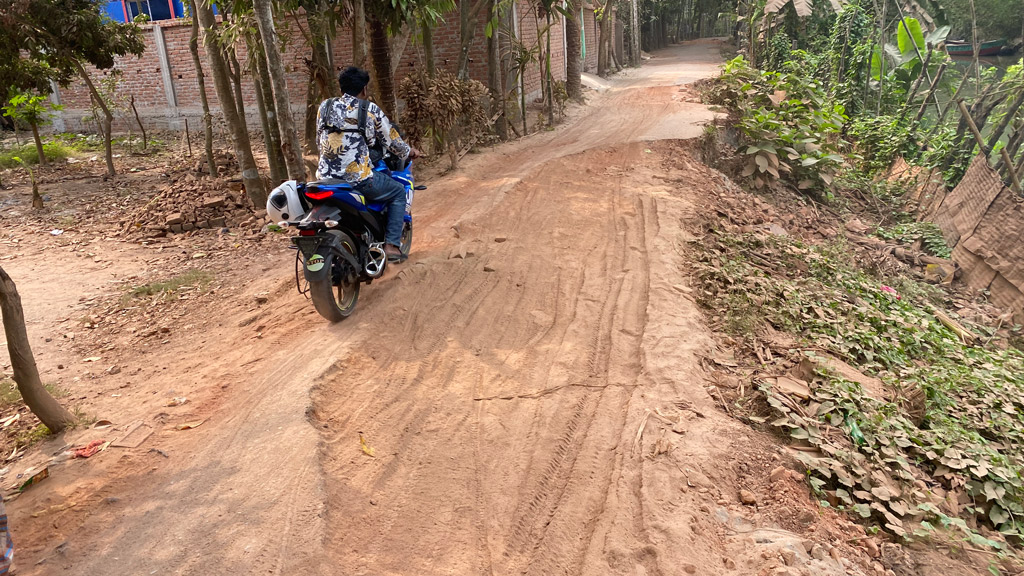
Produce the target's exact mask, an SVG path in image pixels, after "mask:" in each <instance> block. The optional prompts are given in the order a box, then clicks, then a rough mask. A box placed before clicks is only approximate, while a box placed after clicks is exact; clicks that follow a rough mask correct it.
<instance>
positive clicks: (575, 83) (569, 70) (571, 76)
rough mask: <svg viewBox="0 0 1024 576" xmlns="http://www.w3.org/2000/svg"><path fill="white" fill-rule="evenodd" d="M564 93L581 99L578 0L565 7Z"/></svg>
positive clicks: (580, 38)
mask: <svg viewBox="0 0 1024 576" xmlns="http://www.w3.org/2000/svg"><path fill="white" fill-rule="evenodd" d="M565 10H566V13H565V92H566V94H568V95H569V98H572V99H573V100H579V99H581V98H583V85H582V84H583V82H582V75H583V59H582V54H583V47H582V40H583V38H582V33H581V30H580V27H581V25H582V22H580V20H579V18H580V0H568V2H566V5H565Z"/></svg>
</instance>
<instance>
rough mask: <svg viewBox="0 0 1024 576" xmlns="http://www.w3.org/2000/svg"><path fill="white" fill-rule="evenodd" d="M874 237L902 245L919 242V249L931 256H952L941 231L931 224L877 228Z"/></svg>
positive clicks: (908, 224) (913, 223) (914, 223)
mask: <svg viewBox="0 0 1024 576" xmlns="http://www.w3.org/2000/svg"><path fill="white" fill-rule="evenodd" d="M875 235H876V236H878V237H879V238H885V239H886V240H897V241H899V242H900V243H902V244H913V243H914V242H917V241H918V240H920V241H921V249H922V250H924V251H925V252H926V253H928V254H931V255H932V256H937V257H939V258H949V257H950V256H951V255H952V252H951V251H950V249H949V245H948V244H946V239H945V237H943V236H942V230H939V227H938V226H936V225H935V224H933V223H931V222H909V223H906V224H897V225H895V226H891V227H889V228H879V229H878V230H877V231H876V232H875Z"/></svg>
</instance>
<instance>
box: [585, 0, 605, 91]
mask: <svg viewBox="0 0 1024 576" xmlns="http://www.w3.org/2000/svg"><path fill="white" fill-rule="evenodd" d="M583 26H584V32H585V34H584V41H585V42H586V44H587V57H586V59H585V60H584V61H583V71H584V72H589V73H591V74H597V40H598V39H599V38H600V35H601V32H600V30H598V29H597V17H596V16H595V15H594V9H593V8H590V7H588V8H584V10H583Z"/></svg>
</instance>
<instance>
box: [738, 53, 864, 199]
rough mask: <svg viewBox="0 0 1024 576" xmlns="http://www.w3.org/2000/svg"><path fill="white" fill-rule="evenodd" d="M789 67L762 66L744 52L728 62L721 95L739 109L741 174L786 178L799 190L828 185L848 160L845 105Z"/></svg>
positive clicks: (760, 181) (759, 179)
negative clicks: (753, 65) (748, 59)
mask: <svg viewBox="0 0 1024 576" xmlns="http://www.w3.org/2000/svg"><path fill="white" fill-rule="evenodd" d="M788 68H789V67H787V71H785V72H764V71H759V70H755V69H753V68H751V67H750V66H749V65H748V64H747V63H746V61H745V60H744V59H743V57H742V56H740V57H738V58H736V59H734V60H731V61H730V62H729V63H728V64H726V66H725V70H724V71H723V73H722V76H721V77H720V79H719V81H720V82H721V83H722V84H724V85H725V86H726V88H725V89H724V90H721V91H720V92H719V93H718V97H719V98H721V99H722V101H723V103H725V102H728V103H729V105H730V106H731V107H732V108H733V110H734V111H735V112H736V113H738V114H739V115H740V118H739V121H738V122H737V127H738V128H739V130H740V132H741V133H742V134H743V137H744V146H742V147H741V149H740V150H741V152H743V153H745V154H746V155H747V160H746V161H745V163H744V168H743V176H745V177H750V178H752V180H753V182H754V184H755V185H756V186H757V187H759V188H760V187H763V186H765V185H766V184H767V183H769V182H771V181H772V180H775V179H785V180H789V181H791V182H792V183H795V184H796V185H797V187H798V188H800V189H801V190H816V191H819V192H821V191H825V190H827V189H828V188H829V187H830V185H831V184H832V180H833V179H834V177H835V175H836V172H837V171H838V170H839V168H840V167H841V166H842V165H843V164H844V162H845V160H844V159H843V157H842V156H841V155H840V150H841V149H842V148H843V147H844V146H845V145H846V143H845V142H844V141H843V139H842V138H841V137H840V131H841V130H842V127H843V124H844V123H845V121H846V114H845V110H844V108H843V107H842V106H841V105H837V104H834V103H832V102H830V100H829V98H828V97H827V95H826V93H825V91H824V90H823V89H822V87H821V85H820V84H818V83H817V82H816V81H815V80H813V79H810V78H807V77H805V76H803V75H801V74H800V73H799V72H798V71H796V70H791V69H788Z"/></svg>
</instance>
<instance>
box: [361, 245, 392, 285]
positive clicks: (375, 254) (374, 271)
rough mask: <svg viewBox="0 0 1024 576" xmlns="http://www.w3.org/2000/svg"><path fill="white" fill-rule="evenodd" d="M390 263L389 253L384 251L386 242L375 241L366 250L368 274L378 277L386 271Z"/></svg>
mask: <svg viewBox="0 0 1024 576" xmlns="http://www.w3.org/2000/svg"><path fill="white" fill-rule="evenodd" d="M387 265H388V255H387V253H386V252H384V244H383V243H382V242H375V243H373V244H370V247H369V249H367V251H366V275H367V276H369V277H370V278H377V277H379V276H380V275H381V274H383V273H384V269H385V268H386V267H387Z"/></svg>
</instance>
